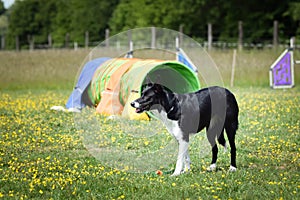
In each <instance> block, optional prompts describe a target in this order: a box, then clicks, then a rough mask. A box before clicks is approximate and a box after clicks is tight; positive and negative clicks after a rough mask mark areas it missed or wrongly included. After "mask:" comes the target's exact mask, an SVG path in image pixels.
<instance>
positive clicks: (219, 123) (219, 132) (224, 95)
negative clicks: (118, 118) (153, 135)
mask: <svg viewBox="0 0 300 200" xmlns="http://www.w3.org/2000/svg"><path fill="white" fill-rule="evenodd" d="M131 106H132V107H134V108H135V109H136V112H137V113H142V112H144V111H151V112H152V113H153V114H154V115H155V116H156V117H157V118H159V119H160V120H161V121H162V122H163V123H164V125H165V126H166V128H167V129H168V131H169V132H170V133H171V134H172V135H173V136H174V137H175V138H176V140H177V141H178V144H179V151H178V157H177V162H176V168H175V171H174V173H173V174H172V175H173V176H176V175H179V174H181V173H183V172H184V169H187V170H190V157H189V153H188V145H189V135H190V134H194V133H197V132H199V131H201V130H202V129H204V128H206V134H207V138H208V141H209V143H210V144H211V146H212V162H211V165H210V166H209V168H208V170H211V171H212V170H215V169H216V161H217V155H218V147H217V144H216V142H215V141H216V139H217V140H218V142H219V144H221V145H222V146H224V148H226V141H225V138H224V129H225V130H226V133H227V137H228V140H229V144H230V148H231V152H230V153H231V165H230V168H229V170H230V171H236V146H235V134H236V131H237V129H238V113H239V108H238V104H237V101H236V99H235V97H234V95H233V94H232V93H231V92H230V91H229V90H227V89H225V88H222V87H217V86H215V87H209V88H205V89H201V90H199V91H197V92H194V93H187V94H176V93H173V92H172V91H171V90H169V89H168V88H166V87H164V86H162V85H160V84H156V83H148V84H145V85H144V86H143V89H142V93H141V97H140V98H138V99H136V100H135V101H133V102H131Z"/></svg>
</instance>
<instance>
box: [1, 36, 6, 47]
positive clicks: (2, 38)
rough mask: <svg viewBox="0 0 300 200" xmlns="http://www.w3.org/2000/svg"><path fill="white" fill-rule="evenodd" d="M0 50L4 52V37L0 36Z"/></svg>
mask: <svg viewBox="0 0 300 200" xmlns="http://www.w3.org/2000/svg"><path fill="white" fill-rule="evenodd" d="M1 49H2V50H4V49H5V35H2V36H1Z"/></svg>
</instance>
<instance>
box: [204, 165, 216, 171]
mask: <svg viewBox="0 0 300 200" xmlns="http://www.w3.org/2000/svg"><path fill="white" fill-rule="evenodd" d="M216 169H217V165H216V163H213V164H211V165H210V166H209V167H208V168H207V169H206V170H207V171H209V172H212V171H215V170H216Z"/></svg>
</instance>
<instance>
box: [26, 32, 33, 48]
mask: <svg viewBox="0 0 300 200" xmlns="http://www.w3.org/2000/svg"><path fill="white" fill-rule="evenodd" d="M27 40H28V43H29V50H30V51H33V50H34V36H33V35H27Z"/></svg>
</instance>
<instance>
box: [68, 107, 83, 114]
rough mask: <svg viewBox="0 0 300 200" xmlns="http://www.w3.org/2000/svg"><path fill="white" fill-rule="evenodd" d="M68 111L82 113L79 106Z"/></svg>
mask: <svg viewBox="0 0 300 200" xmlns="http://www.w3.org/2000/svg"><path fill="white" fill-rule="evenodd" d="M68 112H72V113H80V112H81V110H80V109H78V108H69V109H68Z"/></svg>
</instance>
